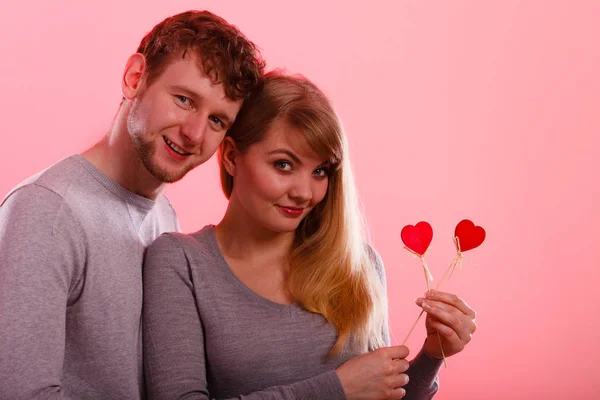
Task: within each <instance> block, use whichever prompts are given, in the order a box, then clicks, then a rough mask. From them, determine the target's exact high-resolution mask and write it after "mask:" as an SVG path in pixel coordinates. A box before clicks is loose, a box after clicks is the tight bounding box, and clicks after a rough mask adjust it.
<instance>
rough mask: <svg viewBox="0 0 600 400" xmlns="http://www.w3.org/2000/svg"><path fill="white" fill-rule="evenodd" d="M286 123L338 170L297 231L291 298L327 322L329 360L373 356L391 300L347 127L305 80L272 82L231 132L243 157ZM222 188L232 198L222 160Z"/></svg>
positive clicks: (278, 77)
mask: <svg viewBox="0 0 600 400" xmlns="http://www.w3.org/2000/svg"><path fill="white" fill-rule="evenodd" d="M281 118H284V119H285V120H286V122H287V123H288V124H290V125H291V126H293V127H294V128H296V129H297V130H298V131H300V132H301V133H302V134H303V135H304V138H305V139H306V140H307V142H308V144H309V146H310V147H311V148H312V149H313V151H315V152H316V153H317V154H318V155H319V156H321V157H323V158H324V159H327V160H329V162H330V163H331V164H332V169H331V173H330V175H329V181H328V188H327V194H326V195H325V198H324V199H323V200H322V201H321V202H320V203H319V204H318V205H317V206H316V207H315V208H314V209H313V210H312V211H311V212H310V213H309V214H308V215H307V216H306V217H305V218H304V220H303V221H302V222H301V223H300V225H299V226H298V228H297V230H296V234H295V241H294V246H293V250H292V251H291V253H290V258H289V270H288V274H287V285H288V287H287V288H288V290H289V291H290V293H291V295H292V296H293V297H294V298H295V299H297V300H298V301H299V302H300V303H301V304H302V306H303V307H304V308H305V309H306V310H308V311H311V312H314V313H318V314H321V315H322V316H323V317H325V318H326V319H327V320H328V321H329V323H331V324H332V325H333V326H334V327H335V329H336V331H337V334H338V337H337V341H336V343H335V345H334V346H333V348H332V349H331V351H330V356H333V355H335V354H338V353H340V352H342V351H343V350H345V349H346V348H347V347H348V346H349V345H350V344H351V345H352V348H355V349H357V350H359V351H366V350H367V349H368V348H377V347H381V346H383V345H384V344H385V343H384V333H383V330H384V316H385V313H386V312H387V310H386V304H385V296H384V295H383V288H382V285H381V281H380V277H379V274H378V272H379V273H382V271H377V270H376V265H375V259H374V257H373V253H372V251H371V249H370V247H369V246H368V244H367V237H366V236H367V235H366V229H365V224H364V222H363V218H362V213H361V210H360V207H359V204H358V198H357V193H356V186H355V183H354V179H353V174H352V170H351V167H350V162H349V157H348V144H347V141H346V137H345V135H344V132H343V129H342V126H341V123H340V121H339V118H338V117H337V115H336V113H335V111H334V110H333V107H332V106H331V103H330V102H329V100H328V99H327V98H326V97H325V95H324V94H323V93H322V92H321V91H320V90H319V89H318V88H317V87H316V86H315V85H314V84H313V83H311V82H310V81H309V80H307V79H306V78H304V77H302V76H298V75H294V76H290V75H285V74H283V73H282V72H279V71H273V72H270V73H268V74H266V76H265V79H264V83H263V86H262V88H261V89H260V90H258V91H257V92H255V93H254V94H252V95H251V96H250V98H249V99H247V100H246V101H245V102H244V104H243V106H242V108H241V110H240V112H239V113H238V116H237V118H236V120H235V122H234V124H233V126H232V127H231V128H230V130H229V132H228V133H227V136H230V137H231V138H232V139H233V140H234V142H235V144H236V148H237V149H238V150H239V151H241V152H243V151H245V150H246V149H248V147H249V146H251V145H252V144H254V143H258V142H260V141H261V140H263V138H264V136H265V134H266V132H267V131H268V129H269V127H270V126H271V125H272V124H273V123H274V122H275V121H277V120H279V119H281ZM219 159H220V168H221V186H222V188H223V192H224V193H225V196H226V197H227V198H229V197H230V196H231V192H232V190H233V185H234V181H233V177H232V176H231V175H229V174H228V173H227V170H226V169H225V167H224V165H223V162H222V154H221V152H219Z"/></svg>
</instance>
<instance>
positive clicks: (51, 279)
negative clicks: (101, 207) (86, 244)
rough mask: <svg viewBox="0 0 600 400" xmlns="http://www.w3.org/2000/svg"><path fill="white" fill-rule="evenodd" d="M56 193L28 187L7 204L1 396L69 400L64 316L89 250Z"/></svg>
mask: <svg viewBox="0 0 600 400" xmlns="http://www.w3.org/2000/svg"><path fill="white" fill-rule="evenodd" d="M78 236H79V232H78V231H77V227H76V223H75V221H74V219H73V218H72V216H71V214H70V211H69V209H68V208H67V207H66V206H65V204H64V202H63V200H62V198H61V197H60V196H58V195H57V194H55V193H53V192H51V191H49V190H47V189H45V188H42V187H39V186H36V185H34V184H33V185H28V186H25V187H22V188H20V189H17V190H16V191H14V192H13V193H11V194H10V195H9V196H8V197H7V198H6V199H5V200H4V202H3V203H2V204H1V205H0V326H1V327H2V329H0V355H1V356H0V398H3V399H15V398H23V399H29V398H45V399H65V398H66V397H65V395H64V391H63V390H62V388H61V375H62V367H63V360H64V351H65V315H66V309H67V305H68V302H69V295H70V293H72V292H73V290H74V287H75V286H76V284H77V281H78V280H79V276H80V271H81V266H82V265H83V264H84V258H85V256H84V252H85V250H84V249H83V247H82V246H81V244H80V242H79V240H78V238H77V237H78Z"/></svg>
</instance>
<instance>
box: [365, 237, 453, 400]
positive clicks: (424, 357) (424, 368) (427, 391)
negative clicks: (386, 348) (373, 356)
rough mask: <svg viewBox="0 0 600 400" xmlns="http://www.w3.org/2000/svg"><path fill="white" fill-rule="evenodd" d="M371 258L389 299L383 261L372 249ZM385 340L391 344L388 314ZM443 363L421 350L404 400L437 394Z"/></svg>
mask: <svg viewBox="0 0 600 400" xmlns="http://www.w3.org/2000/svg"><path fill="white" fill-rule="evenodd" d="M370 251H371V256H372V257H373V259H374V261H375V267H376V269H377V273H378V275H379V278H380V279H381V284H382V286H383V290H384V292H385V293H386V298H387V286H386V276H385V268H384V265H383V260H382V259H381V256H380V255H379V253H377V251H375V250H374V249H373V248H370ZM384 330H385V331H384V339H385V342H386V344H387V345H389V344H390V336H389V328H388V316H387V313H386V316H385V322H384ZM442 363H443V361H442V360H438V359H436V358H433V357H431V356H430V355H429V354H427V352H426V351H425V346H423V347H422V348H421V351H420V352H419V353H418V354H417V356H416V357H415V358H413V359H412V360H411V361H410V367H409V369H408V371H407V375H408V378H409V382H408V384H406V385H405V386H404V389H406V396H404V400H429V399H432V398H433V396H434V395H435V394H436V393H437V391H438V388H439V380H438V372H439V370H440V368H441V366H442Z"/></svg>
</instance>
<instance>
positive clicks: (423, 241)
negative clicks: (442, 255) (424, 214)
mask: <svg viewBox="0 0 600 400" xmlns="http://www.w3.org/2000/svg"><path fill="white" fill-rule="evenodd" d="M400 237H401V238H402V241H403V242H404V244H405V245H406V247H408V248H409V249H411V250H412V251H414V252H415V253H417V254H419V255H421V256H422V255H424V254H425V252H426V251H427V249H428V248H429V245H430V244H431V240H432V239H433V229H432V228H431V225H429V223H428V222H425V221H421V222H419V223H418V224H417V225H415V226H412V225H406V226H405V227H404V228H402V232H400Z"/></svg>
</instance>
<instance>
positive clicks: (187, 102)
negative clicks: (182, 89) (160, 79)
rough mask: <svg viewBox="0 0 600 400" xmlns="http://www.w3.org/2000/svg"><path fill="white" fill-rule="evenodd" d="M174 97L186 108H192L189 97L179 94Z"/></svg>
mask: <svg viewBox="0 0 600 400" xmlns="http://www.w3.org/2000/svg"><path fill="white" fill-rule="evenodd" d="M175 97H177V100H179V102H180V103H181V104H183V105H185V106H187V107H191V106H192V100H190V98H189V97H186V96H182V95H180V94H178V95H176V96H175Z"/></svg>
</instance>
